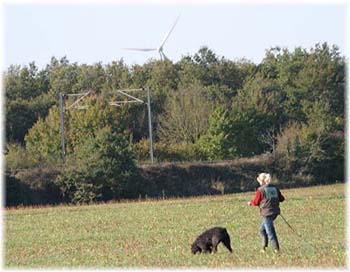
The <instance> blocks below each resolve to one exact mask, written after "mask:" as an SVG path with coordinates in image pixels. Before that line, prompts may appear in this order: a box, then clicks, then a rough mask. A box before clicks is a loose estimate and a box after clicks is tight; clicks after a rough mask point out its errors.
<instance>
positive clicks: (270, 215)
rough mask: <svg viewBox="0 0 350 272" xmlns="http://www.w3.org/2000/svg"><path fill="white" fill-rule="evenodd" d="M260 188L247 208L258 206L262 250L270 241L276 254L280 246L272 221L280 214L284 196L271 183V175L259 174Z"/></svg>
mask: <svg viewBox="0 0 350 272" xmlns="http://www.w3.org/2000/svg"><path fill="white" fill-rule="evenodd" d="M257 181H258V182H259V184H260V187H259V188H258V190H257V191H256V194H255V198H254V199H253V200H252V201H249V202H248V205H249V206H259V208H260V214H261V216H262V218H263V221H262V224H261V227H260V234H261V236H262V246H263V247H262V250H263V251H265V250H266V248H267V246H268V241H269V240H270V241H271V244H272V247H273V249H274V252H275V253H278V252H279V250H280V246H279V243H278V238H277V234H276V230H275V226H274V224H273V221H274V220H275V219H276V217H277V216H278V215H279V214H280V207H279V205H280V202H283V201H284V196H283V195H282V194H281V192H280V190H279V189H278V188H277V187H276V186H275V185H272V184H270V183H271V175H270V174H268V173H260V174H259V176H258V177H257Z"/></svg>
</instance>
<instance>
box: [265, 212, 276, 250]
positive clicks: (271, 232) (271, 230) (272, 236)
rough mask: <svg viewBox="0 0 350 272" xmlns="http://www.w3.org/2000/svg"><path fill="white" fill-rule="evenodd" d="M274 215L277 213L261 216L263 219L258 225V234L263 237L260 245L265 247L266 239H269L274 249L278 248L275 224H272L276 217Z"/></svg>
mask: <svg viewBox="0 0 350 272" xmlns="http://www.w3.org/2000/svg"><path fill="white" fill-rule="evenodd" d="M276 217H277V215H272V216H265V217H263V221H262V224H261V227H260V234H261V236H262V238H263V240H262V245H263V247H264V248H265V247H267V245H268V240H270V241H271V244H272V247H273V248H274V249H276V250H279V249H280V246H279V243H278V239H277V234H276V230H275V226H274V225H273V221H274V220H275V219H276Z"/></svg>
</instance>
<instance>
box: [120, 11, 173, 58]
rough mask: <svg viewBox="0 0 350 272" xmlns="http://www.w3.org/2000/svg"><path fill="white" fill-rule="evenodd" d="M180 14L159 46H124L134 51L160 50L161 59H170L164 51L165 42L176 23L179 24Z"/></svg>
mask: <svg viewBox="0 0 350 272" xmlns="http://www.w3.org/2000/svg"><path fill="white" fill-rule="evenodd" d="M179 18H180V15H179V16H177V18H176V20H175V22H174V24H173V25H172V27H171V29H170V30H169V31H168V33H167V34H166V35H165V36H164V38H163V41H162V42H161V44H160V45H159V46H158V47H157V48H124V49H126V50H133V51H143V52H150V51H158V53H159V55H160V59H161V60H165V59H168V58H167V57H166V56H165V54H164V51H163V48H164V44H165V42H166V41H167V40H168V38H169V36H170V34H171V32H172V31H173V30H174V28H175V25H176V24H177V21H178V20H179Z"/></svg>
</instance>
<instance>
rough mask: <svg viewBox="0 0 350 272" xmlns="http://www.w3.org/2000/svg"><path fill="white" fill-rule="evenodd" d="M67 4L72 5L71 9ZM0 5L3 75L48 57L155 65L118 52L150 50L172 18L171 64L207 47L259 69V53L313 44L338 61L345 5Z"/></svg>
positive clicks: (40, 63) (130, 53) (155, 55)
mask: <svg viewBox="0 0 350 272" xmlns="http://www.w3.org/2000/svg"><path fill="white" fill-rule="evenodd" d="M71 2H73V3H75V4H71ZM71 2H69V1H68V2H67V1H63V2H62V3H61V2H58V1H53V3H51V4H45V2H43V1H15V4H12V2H11V1H5V2H4V3H3V6H2V8H3V24H2V25H3V29H2V31H3V48H4V50H3V52H2V54H3V56H4V61H3V66H4V67H3V68H4V69H6V68H7V67H8V66H9V65H11V64H19V65H27V64H28V63H29V62H31V61H35V63H36V64H37V65H38V66H39V67H44V66H45V65H46V64H48V63H49V62H50V59H51V57H52V56H55V57H56V58H61V57H63V56H67V58H68V60H69V61H70V62H71V63H72V62H78V64H82V63H86V64H93V63H97V62H102V63H103V64H107V63H110V62H112V61H113V60H120V59H121V58H122V59H123V60H124V61H125V62H126V63H127V64H128V65H132V64H134V63H137V64H143V63H145V62H146V61H147V60H150V59H151V58H153V59H159V55H158V53H157V52H134V51H126V50H123V49H122V48H126V47H157V46H158V45H159V44H160V43H161V41H162V40H163V38H164V36H165V34H166V33H167V32H168V31H169V29H170V28H171V26H172V24H173V23H174V21H175V19H176V17H177V16H178V15H179V14H181V15H180V19H179V21H178V23H177V25H176V26H175V28H174V31H173V32H172V34H171V35H170V37H169V39H168V40H167V42H166V44H165V46H164V53H165V54H166V56H167V57H168V58H169V59H171V60H173V61H174V62H176V61H178V60H180V59H181V57H182V56H186V55H189V54H190V55H193V54H195V53H196V52H197V51H198V50H199V49H200V47H201V46H208V47H209V48H210V49H211V50H213V51H214V53H216V54H217V55H218V56H220V57H222V56H223V57H225V58H227V59H231V60H237V59H241V58H245V59H248V60H252V61H254V62H255V63H259V62H261V60H262V58H263V57H264V55H265V50H266V49H269V48H271V47H275V46H280V47H287V48H288V49H290V50H294V48H295V47H299V46H301V47H303V48H306V49H310V48H311V47H313V46H314V45H315V44H316V43H323V42H327V43H329V44H335V45H337V46H338V47H339V48H340V50H341V53H342V55H346V53H347V52H346V50H345V49H346V40H347V37H346V23H347V7H346V4H345V1H335V2H332V1H331V2H327V1H321V2H320V3H317V2H316V1H305V2H304V1H297V2H296V3H297V4H293V2H288V1H287V2H286V1H282V3H281V4H279V3H278V2H276V1H261V2H262V3H263V4H258V2H257V1H253V2H250V3H249V4H244V3H245V2H249V1H245V2H242V1H233V2H232V3H231V2H229V1H219V3H214V1H205V2H203V3H204V4H199V3H198V1H194V2H193V1H190V2H189V3H190V4H186V2H185V1H180V2H179V4H176V3H175V2H174V1H171V4H167V5H164V4H161V2H160V1H146V0H144V1H136V2H137V3H136V4H135V3H133V2H134V1H132V4H128V2H127V1H116V2H113V1H102V2H94V1H87V2H86V3H84V2H82V1H71Z"/></svg>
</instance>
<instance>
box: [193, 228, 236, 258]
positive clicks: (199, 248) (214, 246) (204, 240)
mask: <svg viewBox="0 0 350 272" xmlns="http://www.w3.org/2000/svg"><path fill="white" fill-rule="evenodd" d="M220 242H222V243H223V244H224V245H225V247H226V248H227V249H228V250H229V251H230V252H232V248H231V240H230V235H229V234H228V232H227V230H226V229H225V228H221V227H214V228H211V229H209V230H207V231H205V232H203V233H202V234H201V235H199V236H198V237H197V239H196V240H195V241H194V243H193V244H192V246H191V251H192V253H193V254H196V253H197V252H199V253H202V252H203V253H211V252H212V251H214V253H215V252H217V251H218V244H219V243H220Z"/></svg>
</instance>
